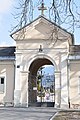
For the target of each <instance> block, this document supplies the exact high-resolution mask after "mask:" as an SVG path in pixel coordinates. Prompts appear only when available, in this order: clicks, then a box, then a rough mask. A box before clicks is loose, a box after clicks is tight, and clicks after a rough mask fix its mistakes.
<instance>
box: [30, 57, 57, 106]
mask: <svg viewBox="0 0 80 120" xmlns="http://www.w3.org/2000/svg"><path fill="white" fill-rule="evenodd" d="M45 65H46V66H53V73H51V74H50V72H49V73H48V74H46V71H45V73H44V71H43V70H44V67H45ZM29 71H30V73H29V78H28V102H29V106H47V107H53V106H54V104H55V76H54V65H53V63H52V62H51V61H50V60H48V59H46V58H38V59H36V60H34V61H33V62H32V63H31V65H30V67H29Z"/></svg>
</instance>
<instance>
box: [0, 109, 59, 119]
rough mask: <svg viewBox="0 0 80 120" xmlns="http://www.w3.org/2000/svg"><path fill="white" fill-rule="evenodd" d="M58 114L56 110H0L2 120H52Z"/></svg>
mask: <svg viewBox="0 0 80 120" xmlns="http://www.w3.org/2000/svg"><path fill="white" fill-rule="evenodd" d="M56 113H57V110H56V109H54V108H33V107H32V108H12V107H10V108H4V107H2V108H0V120H50V119H51V118H52V116H54V115H55V114H56Z"/></svg>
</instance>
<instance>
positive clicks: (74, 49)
mask: <svg viewBox="0 0 80 120" xmlns="http://www.w3.org/2000/svg"><path fill="white" fill-rule="evenodd" d="M69 52H70V54H71V55H75V54H76V55H78V54H80V45H72V46H70V48H69Z"/></svg>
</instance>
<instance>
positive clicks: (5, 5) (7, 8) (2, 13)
mask: <svg viewBox="0 0 80 120" xmlns="http://www.w3.org/2000/svg"><path fill="white" fill-rule="evenodd" d="M76 1H78V0H76ZM17 2H18V0H0V46H6V45H7V46H14V45H15V41H14V40H13V39H12V38H11V37H10V34H11V33H10V31H11V28H12V26H14V25H16V23H15V21H14V17H13V15H12V14H13V13H14V7H15V4H16V3H17ZM38 16H39V15H38ZM38 16H37V17H38ZM74 37H75V41H76V44H80V29H76V31H75V35H74Z"/></svg>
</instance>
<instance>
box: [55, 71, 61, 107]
mask: <svg viewBox="0 0 80 120" xmlns="http://www.w3.org/2000/svg"><path fill="white" fill-rule="evenodd" d="M60 105H61V72H60V71H55V107H60Z"/></svg>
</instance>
